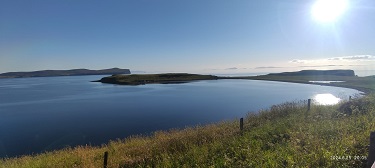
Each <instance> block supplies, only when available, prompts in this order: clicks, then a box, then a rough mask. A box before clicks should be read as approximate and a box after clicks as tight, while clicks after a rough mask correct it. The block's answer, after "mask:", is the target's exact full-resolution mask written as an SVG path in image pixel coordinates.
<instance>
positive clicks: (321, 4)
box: [311, 0, 349, 22]
mask: <svg viewBox="0 0 375 168" xmlns="http://www.w3.org/2000/svg"><path fill="white" fill-rule="evenodd" d="M348 6H349V3H348V0H317V1H316V2H315V3H314V5H313V6H312V9H311V14H312V17H313V18H314V19H315V20H317V21H319V22H332V21H335V20H336V19H337V18H338V17H340V16H341V15H342V14H343V13H344V12H345V11H346V10H347V8H348Z"/></svg>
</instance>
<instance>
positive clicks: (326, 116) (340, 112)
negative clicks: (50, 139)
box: [0, 95, 375, 168]
mask: <svg viewBox="0 0 375 168" xmlns="http://www.w3.org/2000/svg"><path fill="white" fill-rule="evenodd" d="M374 102H375V97H374V95H367V96H366V97H363V98H357V99H354V100H352V101H351V102H343V103H341V104H339V105H334V106H313V107H312V109H311V110H310V111H307V110H306V103H305V102H304V101H301V102H289V103H284V104H280V105H274V106H272V107H270V108H269V109H266V110H262V111H259V113H250V114H249V115H248V116H246V117H245V119H244V122H245V125H244V132H243V135H241V134H240V131H239V122H238V120H236V121H232V122H223V123H217V124H212V125H207V126H197V127H194V128H186V129H183V130H170V131H160V132H155V133H154V134H153V136H150V137H142V136H135V137H130V138H127V139H125V140H117V141H112V142H110V143H108V144H106V145H103V146H101V147H92V146H80V147H76V148H73V149H70V148H68V149H64V150H59V151H55V152H48V153H45V154H40V155H36V156H24V157H20V158H10V159H4V160H1V161H0V165H1V166H0V167H4V168H9V167H10V168H11V167H17V168H18V167H25V168H26V167H102V165H103V154H104V152H105V151H108V152H109V159H108V166H109V167H283V166H288V167H362V166H364V165H365V164H366V157H367V154H368V145H369V135H370V132H371V131H374V130H375V123H374V122H373V121H375V103H374ZM349 157H351V158H349Z"/></svg>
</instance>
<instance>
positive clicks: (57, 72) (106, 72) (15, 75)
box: [0, 68, 130, 78]
mask: <svg viewBox="0 0 375 168" xmlns="http://www.w3.org/2000/svg"><path fill="white" fill-rule="evenodd" d="M115 74H130V70H129V69H120V68H111V69H102V70H89V69H71V70H42V71H31V72H7V73H2V74H0V78H28V77H51V76H80V75H115Z"/></svg>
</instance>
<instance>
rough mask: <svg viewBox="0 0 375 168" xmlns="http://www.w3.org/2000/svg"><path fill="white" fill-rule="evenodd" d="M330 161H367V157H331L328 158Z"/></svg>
mask: <svg viewBox="0 0 375 168" xmlns="http://www.w3.org/2000/svg"><path fill="white" fill-rule="evenodd" d="M330 159H331V160H336V161H339V160H367V156H351V155H344V156H339V155H333V156H331V157H330Z"/></svg>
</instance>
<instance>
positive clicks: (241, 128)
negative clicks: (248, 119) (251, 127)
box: [240, 118, 243, 134]
mask: <svg viewBox="0 0 375 168" xmlns="http://www.w3.org/2000/svg"><path fill="white" fill-rule="evenodd" d="M242 130H243V118H240V131H241V134H242Z"/></svg>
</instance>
